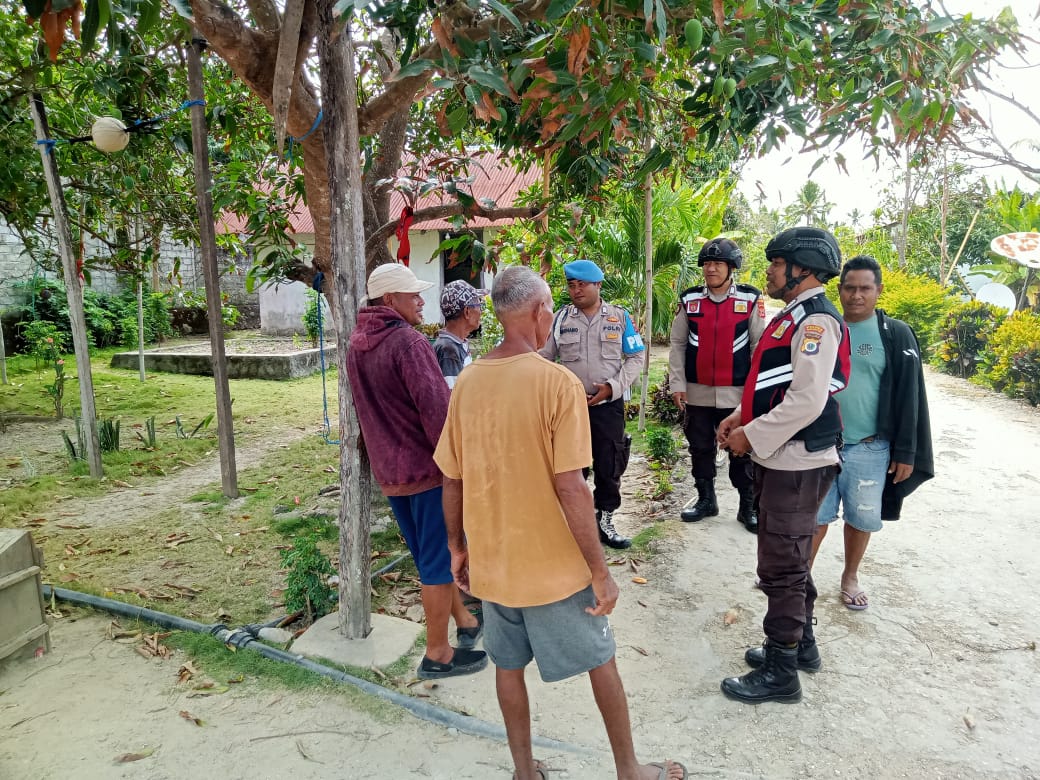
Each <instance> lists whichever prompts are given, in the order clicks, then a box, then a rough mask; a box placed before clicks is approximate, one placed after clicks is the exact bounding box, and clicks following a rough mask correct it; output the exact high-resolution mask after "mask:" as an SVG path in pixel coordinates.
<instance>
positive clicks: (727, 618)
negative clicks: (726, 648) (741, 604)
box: [722, 607, 740, 626]
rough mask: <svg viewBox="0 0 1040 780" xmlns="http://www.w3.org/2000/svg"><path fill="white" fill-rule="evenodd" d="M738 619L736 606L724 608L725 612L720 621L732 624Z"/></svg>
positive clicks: (738, 614)
mask: <svg viewBox="0 0 1040 780" xmlns="http://www.w3.org/2000/svg"><path fill="white" fill-rule="evenodd" d="M738 620H740V610H739V609H737V608H736V607H734V608H733V609H728V610H726V614H725V615H723V616H722V622H723V623H725V624H726V625H727V626H732V625H733V624H734V623H736V622H737V621H738Z"/></svg>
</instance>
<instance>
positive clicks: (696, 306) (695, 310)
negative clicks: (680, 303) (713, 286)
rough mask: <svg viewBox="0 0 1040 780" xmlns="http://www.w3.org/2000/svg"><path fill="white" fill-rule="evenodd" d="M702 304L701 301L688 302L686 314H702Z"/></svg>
mask: <svg viewBox="0 0 1040 780" xmlns="http://www.w3.org/2000/svg"><path fill="white" fill-rule="evenodd" d="M700 311H701V302H700V301H687V302H686V313H687V314H700Z"/></svg>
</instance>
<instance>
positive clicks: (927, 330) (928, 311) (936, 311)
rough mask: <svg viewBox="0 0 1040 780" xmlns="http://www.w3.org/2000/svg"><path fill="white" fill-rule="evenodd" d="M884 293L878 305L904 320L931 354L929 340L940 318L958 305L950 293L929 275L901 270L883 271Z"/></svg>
mask: <svg viewBox="0 0 1040 780" xmlns="http://www.w3.org/2000/svg"><path fill="white" fill-rule="evenodd" d="M881 278H882V283H883V284H884V290H883V291H882V293H881V299H880V300H879V301H878V305H879V306H880V307H881V308H882V309H884V310H885V311H886V312H887V313H888V314H889V315H891V316H892V317H895V318H896V319H899V320H902V321H903V322H905V323H906V324H907V325H909V326H910V327H911V328H912V329H913V331H914V333H916V334H917V338H918V341H920V342H921V345H922V349H924V351H925V353H926V355H927V354H930V348H931V344H930V343H929V338H930V337H931V334H932V333H933V332H934V331H935V328H936V325H937V323H938V322H939V320H940V319H942V317H943V316H944V315H945V314H946V313H947V312H948V311H950V309H952V308H953V307H954V306H955V305H956V301H955V300H954V299H953V298H952V297H951V296H950V293H949V291H948V290H947V289H946V288H944V287H943V286H942V285H941V284H939V283H938V282H936V281H935V280H933V279H929V278H928V277H927V276H917V275H914V274H908V273H906V272H905V271H902V270H900V269H898V268H885V269H884V270H883V271H882V277H881Z"/></svg>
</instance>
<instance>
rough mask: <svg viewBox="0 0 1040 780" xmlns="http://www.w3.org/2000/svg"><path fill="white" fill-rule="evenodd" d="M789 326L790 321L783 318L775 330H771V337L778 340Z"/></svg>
mask: <svg viewBox="0 0 1040 780" xmlns="http://www.w3.org/2000/svg"><path fill="white" fill-rule="evenodd" d="M789 327H791V321H790V320H784V321H783V322H781V323H780V324H779V325H778V326H777V328H776V330H775V331H773V338H774V339H777V340H778V341H779V340H780V339H782V338H783V337H784V334H785V333H787V329H788V328H789Z"/></svg>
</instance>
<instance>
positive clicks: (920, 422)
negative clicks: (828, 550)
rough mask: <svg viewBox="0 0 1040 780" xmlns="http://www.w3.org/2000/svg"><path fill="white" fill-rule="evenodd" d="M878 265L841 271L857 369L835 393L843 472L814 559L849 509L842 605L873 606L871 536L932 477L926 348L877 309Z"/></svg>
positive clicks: (826, 507) (825, 511) (854, 263)
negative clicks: (867, 572)
mask: <svg viewBox="0 0 1040 780" xmlns="http://www.w3.org/2000/svg"><path fill="white" fill-rule="evenodd" d="M882 289H883V286H882V284H881V267H880V266H879V265H878V263H877V261H876V260H874V259H873V258H872V257H866V256H864V255H860V256H857V257H854V258H852V259H851V260H849V261H848V262H847V263H846V264H845V267H844V268H842V271H841V283H840V286H839V288H838V293H839V295H840V297H841V305H842V310H843V312H844V317H845V322H846V324H847V325H848V327H849V335H850V339H851V353H852V374H851V376H850V378H849V386H848V388H847V389H846V390H845V391H844V392H843V393H842V394H841V395H840V397H839V398H838V404H839V406H840V407H841V417H842V422H843V423H844V427H845V430H844V440H845V446H844V448H843V450H842V471H841V473H840V474H839V475H838V478H837V479H836V480H835V481H834V484H833V485H832V486H831V489H830V492H829V493H828V494H827V497H826V498H824V500H823V503H822V504H821V506H820V511H819V515H818V517H817V523H818V525H817V530H816V536H815V537H814V539H813V551H812V555H813V559H814V560H815V558H816V553H817V552H818V551H819V549H820V544H821V543H822V542H823V538H824V536H826V535H827V528H828V526H829V524H830V523H832V522H833V521H835V520H837V519H838V508H839V505H841V506H842V507H843V508H844V520H845V528H844V535H845V568H844V570H843V572H842V575H841V599H842V603H843V604H844V605H845V606H846V607H848V608H849V609H851V610H863V609H866V608H867V607H868V606H869V602H868V600H867V594H866V591H864V590H863V588H861V587H860V584H859V566H860V562H861V561H862V560H863V555H864V553H865V552H866V550H867V545H868V544H869V542H870V535H871V534H872V533H874V532H876V531H880V530H881V521H882V519H885V520H895V519H898V517H899V508H900V505H901V503H902V499H903V497H904V496H906V495H907V494H909V493H910V492H911V491H913V490H914V489H915V488H916V487H917V486H918V485H920V484H921V483H922V482H924V481H925V480H928V479H931V477H932V475H933V466H932V440H931V430H930V428H929V424H928V399H927V397H926V396H925V386H924V372H923V370H922V368H921V352H920V347H919V346H918V343H917V338H916V337H915V336H914V332H913V331H912V330H911V329H910V327H909V326H908V325H907V324H906V323H905V322H902V321H900V320H897V319H893V318H892V317H889V316H888V315H887V314H885V313H884V312H883V311H882V310H880V309H878V308H877V302H878V296H880V294H881V291H882Z"/></svg>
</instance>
